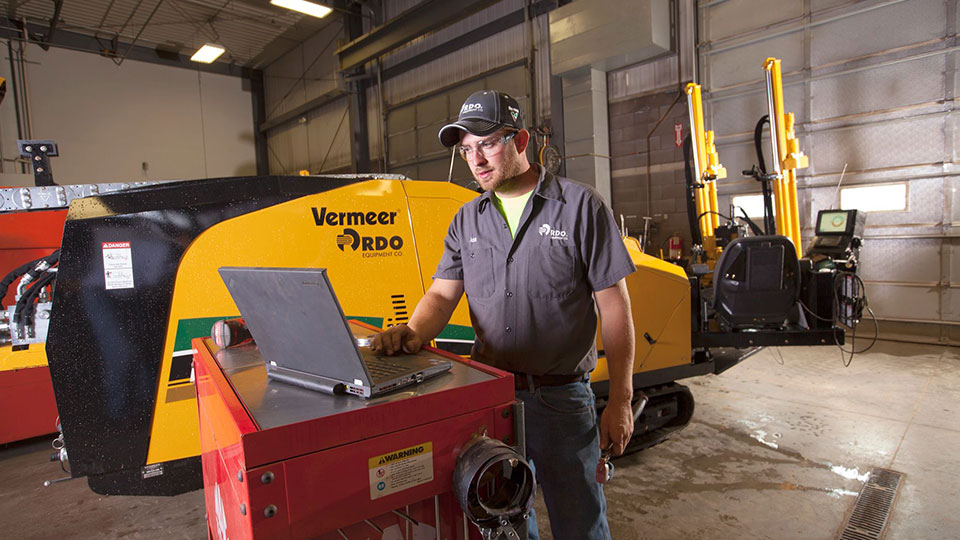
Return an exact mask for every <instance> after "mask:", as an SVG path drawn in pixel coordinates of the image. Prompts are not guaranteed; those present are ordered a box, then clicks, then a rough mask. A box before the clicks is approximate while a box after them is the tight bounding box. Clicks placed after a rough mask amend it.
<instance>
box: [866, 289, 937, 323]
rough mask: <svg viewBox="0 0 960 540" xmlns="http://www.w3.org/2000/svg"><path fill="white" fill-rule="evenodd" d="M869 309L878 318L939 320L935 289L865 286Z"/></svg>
mask: <svg viewBox="0 0 960 540" xmlns="http://www.w3.org/2000/svg"><path fill="white" fill-rule="evenodd" d="M867 298H868V299H869V302H870V307H872V308H873V311H874V313H876V314H877V317H880V318H890V319H913V320H927V321H936V320H939V319H940V313H939V312H938V309H939V301H940V290H939V288H937V287H908V286H903V285H885V284H875V283H868V284H867Z"/></svg>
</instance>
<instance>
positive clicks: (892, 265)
mask: <svg viewBox="0 0 960 540" xmlns="http://www.w3.org/2000/svg"><path fill="white" fill-rule="evenodd" d="M869 219H870V218H869V216H868V217H867V220H868V221H869ZM940 243H941V240H940V239H939V238H910V239H905V238H867V239H865V240H864V243H863V248H862V249H861V250H860V261H861V266H860V277H862V278H863V279H864V280H867V281H905V282H920V283H937V282H939V281H940Z"/></svg>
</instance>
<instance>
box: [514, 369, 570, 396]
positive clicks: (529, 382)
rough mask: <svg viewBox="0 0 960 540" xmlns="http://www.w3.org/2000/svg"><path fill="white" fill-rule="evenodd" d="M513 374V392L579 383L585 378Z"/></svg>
mask: <svg viewBox="0 0 960 540" xmlns="http://www.w3.org/2000/svg"><path fill="white" fill-rule="evenodd" d="M511 373H513V388H514V390H530V391H531V392H532V391H533V390H536V389H537V388H540V387H541V386H563V385H565V384H570V383H575V382H580V381H582V380H584V379H585V378H586V376H585V375H583V374H580V375H550V374H548V375H530V374H529V373H516V372H512V371H511Z"/></svg>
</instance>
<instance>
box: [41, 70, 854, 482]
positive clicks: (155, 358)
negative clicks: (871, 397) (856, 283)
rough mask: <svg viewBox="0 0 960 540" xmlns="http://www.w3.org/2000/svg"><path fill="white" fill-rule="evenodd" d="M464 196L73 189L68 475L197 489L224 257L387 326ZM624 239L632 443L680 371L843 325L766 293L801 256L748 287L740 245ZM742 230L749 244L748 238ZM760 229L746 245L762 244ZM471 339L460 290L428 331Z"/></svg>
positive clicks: (717, 173)
mask: <svg viewBox="0 0 960 540" xmlns="http://www.w3.org/2000/svg"><path fill="white" fill-rule="evenodd" d="M687 93H688V95H689V96H690V108H691V115H692V119H693V120H694V122H693V125H694V129H693V130H692V132H693V136H694V139H695V143H694V144H695V148H696V159H695V163H696V170H697V172H696V183H697V184H698V187H697V189H696V190H695V193H696V197H697V199H696V206H697V208H696V219H695V220H694V221H693V223H695V224H696V225H695V226H696V227H697V229H698V230H699V232H701V233H702V234H703V236H704V237H705V238H712V237H713V235H714V232H715V231H716V230H717V229H718V223H719V222H718V212H717V190H716V180H717V179H719V178H724V177H725V176H726V172H725V170H724V168H723V167H722V166H721V165H720V164H719V161H718V159H717V153H716V149H715V147H714V144H713V133H712V132H710V131H706V132H705V131H704V128H703V113H702V105H701V101H700V88H699V86H697V85H691V86H689V87H688V88H687ZM786 140H790V139H789V137H788V138H787V139H786ZM783 147H784V148H785V149H788V150H790V149H792V151H790V152H787V154H786V156H787V157H789V158H790V159H793V160H794V161H790V160H789V159H787V160H785V161H783V162H782V163H780V165H781V166H784V167H788V166H789V165H791V164H793V165H799V160H798V158H797V152H796V147H795V145H794V146H790V145H789V144H788V143H784V145H783ZM787 185H789V182H788V183H787ZM476 195H477V194H476V192H473V191H470V190H467V189H465V188H462V187H459V186H456V185H453V184H450V183H443V182H431V181H413V180H407V179H405V178H404V177H399V176H396V175H343V176H316V177H305V176H286V177H247V178H221V179H208V180H198V181H192V182H178V183H170V184H161V185H155V186H148V187H141V188H137V189H132V190H129V191H125V192H118V193H113V194H109V195H101V196H94V197H86V198H83V199H78V200H76V201H74V202H73V203H72V204H71V206H70V210H69V213H68V216H67V220H66V223H65V225H64V229H63V240H62V246H61V252H60V263H59V271H58V277H57V289H56V294H55V295H54V305H53V310H52V313H53V315H52V319H51V321H50V327H49V332H48V336H47V343H46V348H47V357H48V359H49V365H50V373H51V377H52V380H53V387H54V391H55V393H56V397H57V405H58V407H59V410H60V415H61V425H62V436H63V441H64V442H65V444H66V446H67V448H68V450H69V463H70V465H71V474H72V476H74V477H81V476H86V477H87V478H88V482H89V484H90V487H91V488H92V489H93V490H94V491H96V492H98V493H103V494H127V495H132V494H149V495H164V494H166V495H170V494H176V493H181V492H184V491H189V490H192V489H197V488H199V487H200V485H201V477H200V459H199V456H198V454H199V453H200V446H199V436H198V426H197V414H198V412H197V402H196V395H195V393H194V392H195V390H194V386H193V384H192V367H191V358H192V351H191V350H190V342H191V340H192V339H193V338H196V337H203V336H207V335H209V333H210V329H211V326H212V325H213V323H214V322H216V321H218V320H222V319H228V318H234V317H237V316H239V312H238V310H237V308H236V307H235V305H234V303H233V301H232V299H231V297H230V295H229V293H228V292H227V290H226V288H225V286H224V285H223V282H222V281H221V279H220V277H219V275H218V272H217V270H218V269H219V268H220V267H222V266H269V267H317V268H326V269H327V274H328V276H329V279H330V281H331V283H332V284H333V286H334V288H335V289H336V291H337V296H338V298H339V300H340V303H341V304H342V306H343V309H344V312H345V314H346V315H347V317H348V318H352V319H358V320H361V321H363V322H366V323H368V324H371V325H373V326H377V327H381V328H385V327H388V326H392V325H394V324H397V323H400V322H404V321H406V320H408V318H409V317H410V315H411V314H412V312H413V309H414V307H415V306H416V305H417V303H418V302H419V301H420V299H421V298H422V296H423V294H424V293H425V291H426V290H427V288H428V287H429V286H430V283H431V281H432V279H431V276H432V274H433V272H434V270H435V268H436V266H437V263H438V261H439V259H440V256H441V254H442V248H443V238H444V236H445V234H446V231H447V227H448V225H449V223H450V221H451V219H452V218H453V216H454V215H455V213H456V211H457V210H458V209H459V207H460V206H461V205H462V204H463V203H465V202H467V201H469V200H471V199H473V198H474V197H476ZM783 197H784V200H786V199H785V197H786V195H783ZM778 238H779V237H778ZM784 241H786V240H784ZM624 243H625V245H626V246H627V249H628V251H629V253H630V255H631V257H632V259H633V262H634V263H635V265H636V267H637V271H636V272H634V273H633V274H631V275H630V276H628V277H627V279H626V281H627V289H628V292H629V294H630V296H631V298H632V299H633V302H632V305H633V322H634V326H635V328H636V334H637V340H636V351H635V352H636V356H635V357H636V363H635V373H634V376H633V385H634V388H635V390H636V399H637V400H640V399H646V400H647V403H648V404H647V406H646V408H644V409H643V412H642V416H641V417H640V418H639V420H638V423H637V429H636V431H635V436H634V439H633V440H632V441H631V443H630V446H629V447H628V450H630V451H635V450H638V449H641V448H645V447H648V446H651V445H653V444H656V443H658V442H660V441H662V440H664V438H666V437H667V436H669V435H670V433H672V432H674V431H675V430H677V429H680V428H682V427H684V426H685V425H686V424H687V423H688V422H689V420H690V417H691V415H692V414H693V398H692V396H691V394H690V392H689V390H687V389H686V388H685V387H684V386H682V385H679V384H677V383H676V381H677V380H680V379H683V378H688V377H693V376H699V375H704V374H708V373H720V372H722V371H724V370H726V369H728V368H729V367H732V366H733V365H735V364H736V363H738V362H739V361H741V360H743V359H744V358H746V357H747V356H749V355H750V354H752V353H753V352H755V351H756V350H758V349H757V347H762V346H766V345H805V344H826V343H830V344H833V343H834V342H839V343H842V341H843V333H842V331H840V332H839V334H838V331H837V330H836V328H834V327H832V326H829V327H825V328H818V329H810V328H797V327H793V326H790V325H788V324H787V323H785V322H784V321H785V316H784V315H783V314H782V313H780V312H777V311H775V310H774V311H773V312H771V311H770V310H769V309H767V307H768V306H767V304H771V305H776V304H783V303H784V301H790V302H795V301H796V295H797V290H798V288H799V280H800V276H799V271H795V270H793V269H792V268H786V267H783V265H781V266H780V267H777V266H774V267H770V266H767V267H765V268H768V269H769V268H772V270H765V271H769V272H779V271H782V272H783V275H782V276H777V279H776V280H774V281H777V282H780V283H786V284H787V285H788V286H789V287H792V288H789V287H788V288H782V290H779V289H778V290H773V291H770V290H766V289H765V290H764V291H763V292H762V293H758V292H756V291H754V292H751V291H750V290H749V287H747V288H746V289H744V286H746V285H749V283H748V282H749V280H739V281H738V280H733V279H731V277H730V276H731V275H734V274H735V273H736V272H732V271H730V265H736V264H739V263H738V261H739V260H740V259H738V258H737V257H739V255H736V254H734V255H731V256H729V257H728V256H727V255H728V253H727V250H724V251H723V253H722V254H721V253H720V250H719V249H716V248H715V247H714V248H711V249H710V251H711V252H712V256H711V258H714V259H717V261H716V262H717V269H716V270H715V271H714V272H713V273H712V275H707V274H706V273H695V274H692V275H688V273H687V272H685V271H684V270H683V269H682V268H680V267H679V266H675V265H673V264H670V263H667V262H664V261H662V260H660V259H657V258H654V257H651V256H648V255H646V254H644V253H643V252H642V251H641V249H640V246H639V244H638V243H637V241H636V240H634V239H631V238H625V239H624ZM739 244H741V245H740V246H739V247H738V248H737V249H739V250H740V251H742V252H743V253H744V254H746V253H747V252H748V251H747V250H748V249H750V247H751V246H750V243H749V242H740V243H739ZM768 244H770V240H763V242H762V243H760V244H758V245H757V246H754V247H757V248H758V249H760V250H761V251H762V250H763V249H766V250H767V251H768V252H769V251H770V249H769V248H770V247H771V246H770V245H768ZM773 248H774V249H776V246H775V245H774V246H773ZM738 253H739V251H738ZM756 253H760V251H758V252H756ZM725 258H726V259H727V260H726V262H725ZM793 262H794V263H796V260H794V261H793ZM761 277H762V276H761ZM707 279H709V280H710V283H712V284H711V285H708V284H707V281H706V280H707ZM740 281H743V283H741V282H740ZM741 289H742V290H741ZM767 289H769V287H767ZM774 289H776V287H774ZM744 294H746V298H745V297H744ZM738 295H739V296H738ZM723 298H733V299H734V300H736V301H735V302H731V303H729V305H728V304H723V303H722V302H721V300H722V299H723ZM717 314H720V315H722V317H723V320H722V321H719V322H718V319H717ZM277 315H278V316H284V314H277ZM821 315H823V316H824V317H832V315H831V314H830V313H821ZM473 339H474V334H473V330H472V328H471V326H470V320H469V313H468V309H467V306H466V301H465V300H464V301H462V302H461V303H460V305H459V306H458V307H457V309H456V311H455V312H454V314H453V317H452V319H451V321H450V324H449V325H448V326H447V327H446V329H445V330H444V331H443V332H442V333H441V334H440V336H439V337H438V338H437V340H436V345H437V346H438V347H440V348H443V349H446V350H449V351H452V352H455V353H458V354H467V353H468V352H469V349H470V345H471V344H472V342H473ZM600 346H601V348H602V343H600ZM608 379H609V374H608V370H607V366H606V362H605V361H604V359H603V358H602V351H601V359H600V362H599V364H598V366H597V369H596V371H595V372H594V373H593V375H592V383H593V386H594V390H595V392H596V394H597V397H598V400H597V405H598V408H600V409H602V408H603V407H604V406H605V403H606V397H607V395H608V393H609V392H608V390H609V380H608Z"/></svg>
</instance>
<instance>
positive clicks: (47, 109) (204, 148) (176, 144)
mask: <svg viewBox="0 0 960 540" xmlns="http://www.w3.org/2000/svg"><path fill="white" fill-rule="evenodd" d="M2 56H3V57H4V58H3V61H2V62H0V76H2V77H5V78H7V81H8V82H7V84H8V91H7V96H6V99H5V100H4V101H3V103H2V104H0V109H2V111H0V144H2V148H3V155H4V157H8V158H9V157H15V156H16V138H17V137H16V133H17V131H16V129H17V128H16V120H15V117H14V113H13V111H14V101H13V96H12V87H11V86H10V83H11V78H10V73H9V72H10V63H9V61H7V59H6V54H3V55H2ZM25 56H26V59H27V62H28V64H27V81H28V84H29V96H30V108H31V111H32V115H33V138H35V139H53V140H54V141H55V142H56V143H57V146H58V148H59V151H60V156H59V157H56V158H53V159H52V160H51V165H52V168H53V175H54V180H55V181H56V182H57V183H58V184H62V185H65V184H81V183H95V182H118V181H141V180H172V179H197V178H211V177H220V176H239V175H248V174H255V173H256V162H255V152H254V142H253V109H252V101H251V95H250V90H249V85H248V84H247V83H246V81H244V80H243V79H241V78H239V77H232V76H227V75H215V74H210V73H201V72H198V71H191V70H187V69H183V68H175V67H167V66H160V65H156V64H148V63H144V62H137V61H132V60H126V61H124V62H123V63H122V64H121V65H120V66H117V65H116V64H114V63H113V61H111V60H110V59H108V58H103V57H100V56H97V55H95V54H91V53H86V52H78V51H71V50H65V49H56V48H51V49H50V50H49V51H44V50H42V49H40V48H39V47H36V46H32V45H28V46H27V47H26V50H25ZM143 163H146V164H147V166H146V170H143V166H142V164H143ZM4 170H5V171H7V172H12V171H13V167H11V164H10V163H9V162H8V163H5V164H4Z"/></svg>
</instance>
